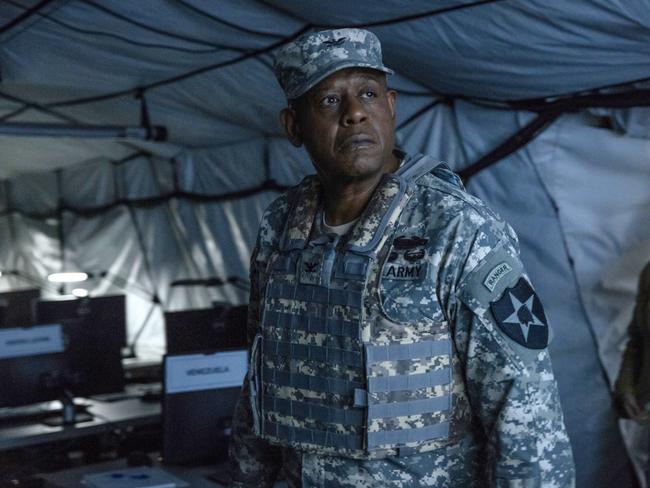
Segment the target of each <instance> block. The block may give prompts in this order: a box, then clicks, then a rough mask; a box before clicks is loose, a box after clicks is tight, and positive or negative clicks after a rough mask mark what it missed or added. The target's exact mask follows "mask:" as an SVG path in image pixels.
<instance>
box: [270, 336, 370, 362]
mask: <svg viewBox="0 0 650 488" xmlns="http://www.w3.org/2000/svg"><path fill="white" fill-rule="evenodd" d="M264 350H265V355H266V354H268V355H271V356H285V357H290V358H293V359H307V360H309V361H319V362H324V363H330V364H336V363H341V364H345V365H348V366H357V367H362V366H363V358H362V357H361V353H359V352H353V351H346V350H345V349H336V348H333V347H321V346H312V345H306V344H292V343H290V342H281V341H267V340H265V341H264Z"/></svg>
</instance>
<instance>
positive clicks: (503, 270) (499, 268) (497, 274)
mask: <svg viewBox="0 0 650 488" xmlns="http://www.w3.org/2000/svg"><path fill="white" fill-rule="evenodd" d="M511 271H512V266H510V265H509V264H508V263H506V262H505V261H503V262H501V263H499V264H497V265H496V266H495V267H494V268H492V269H491V270H490V272H489V273H488V275H487V277H486V278H485V280H483V285H484V286H485V288H487V289H488V290H490V291H494V289H495V288H496V286H497V285H498V284H499V281H501V278H503V277H504V276H505V275H507V274H508V273H510V272H511Z"/></svg>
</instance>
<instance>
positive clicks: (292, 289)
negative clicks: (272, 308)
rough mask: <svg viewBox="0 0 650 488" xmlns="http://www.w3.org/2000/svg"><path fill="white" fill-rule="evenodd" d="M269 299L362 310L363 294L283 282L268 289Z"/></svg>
mask: <svg viewBox="0 0 650 488" xmlns="http://www.w3.org/2000/svg"><path fill="white" fill-rule="evenodd" d="M267 297H268V298H287V297H291V299H292V300H299V301H303V302H311V303H327V304H331V305H343V306H346V307H353V308H361V298H362V295H361V292H359V291H354V290H336V289H331V288H325V287H323V286H318V285H305V284H301V285H300V286H298V285H294V284H287V283H282V282H274V283H271V284H270V285H269V286H268V288H267Z"/></svg>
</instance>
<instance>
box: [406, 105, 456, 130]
mask: <svg viewBox="0 0 650 488" xmlns="http://www.w3.org/2000/svg"><path fill="white" fill-rule="evenodd" d="M446 101H447V100H446V99H444V98H443V99H438V100H434V101H432V102H430V103H427V104H426V105H425V106H424V107H422V108H421V109H420V110H418V111H417V112H415V113H414V114H412V115H411V116H410V117H409V118H407V119H406V120H404V121H403V122H402V123H401V124H399V125H398V126H397V127H396V128H395V130H400V129H403V128H404V127H406V126H407V125H409V124H410V123H411V122H413V121H414V120H415V119H417V118H418V117H420V116H421V115H423V114H424V113H426V112H428V111H429V110H431V109H432V108H433V107H435V106H436V105H438V104H439V103H445V102H446Z"/></svg>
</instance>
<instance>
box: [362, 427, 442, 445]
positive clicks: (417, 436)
mask: <svg viewBox="0 0 650 488" xmlns="http://www.w3.org/2000/svg"><path fill="white" fill-rule="evenodd" d="M447 436H449V422H442V423H440V424H432V425H427V426H425V427H420V428H417V429H400V430H386V431H381V432H368V448H369V449H372V448H377V447H381V446H385V445H391V446H394V445H399V444H408V443H412V442H425V441H429V440H433V439H439V438H441V437H447Z"/></svg>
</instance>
